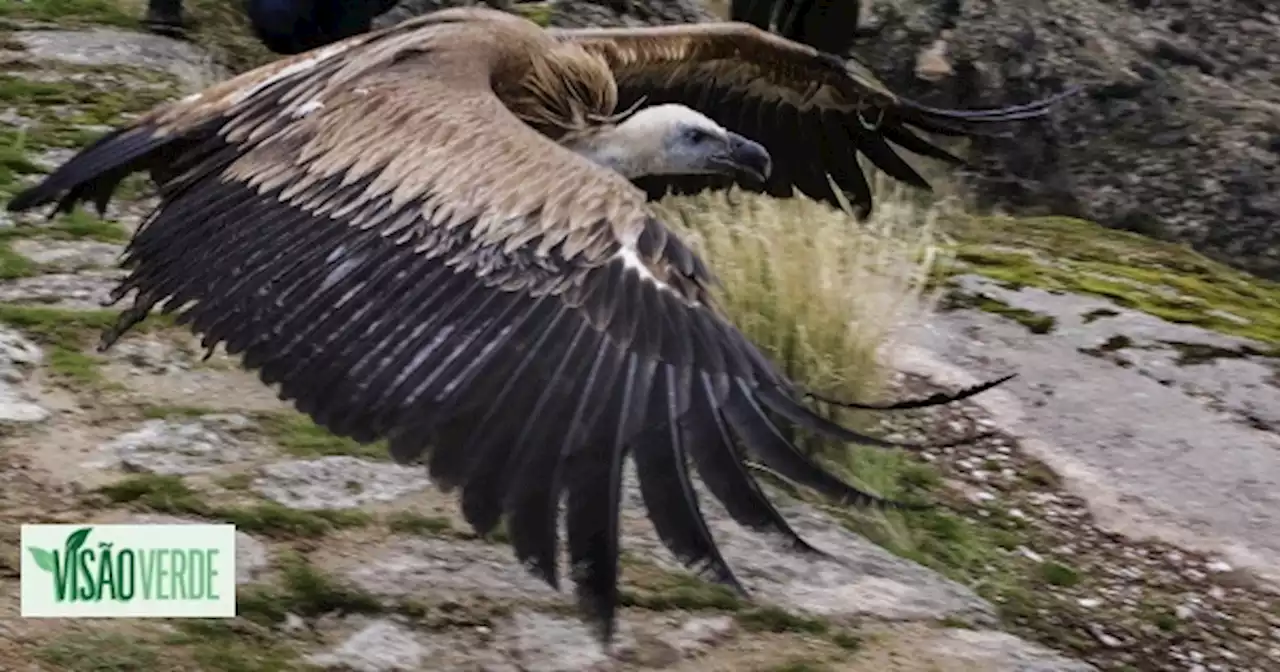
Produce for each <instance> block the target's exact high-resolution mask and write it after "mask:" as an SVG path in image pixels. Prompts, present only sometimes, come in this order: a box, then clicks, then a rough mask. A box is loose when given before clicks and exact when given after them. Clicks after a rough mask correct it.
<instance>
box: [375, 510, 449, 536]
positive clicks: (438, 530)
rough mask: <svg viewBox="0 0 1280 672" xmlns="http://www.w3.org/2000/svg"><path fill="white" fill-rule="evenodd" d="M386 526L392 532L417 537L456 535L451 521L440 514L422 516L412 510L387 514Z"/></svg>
mask: <svg viewBox="0 0 1280 672" xmlns="http://www.w3.org/2000/svg"><path fill="white" fill-rule="evenodd" d="M387 527H388V528H389V529H390V530H391V531H392V532H398V533H400V534H412V535H416V536H419V537H449V536H458V535H459V533H458V531H457V530H455V529H454V528H453V523H452V522H450V521H449V519H448V518H443V517H440V516H424V515H422V514H420V513H414V512H412V511H396V512H394V513H392V514H390V515H388V516H387Z"/></svg>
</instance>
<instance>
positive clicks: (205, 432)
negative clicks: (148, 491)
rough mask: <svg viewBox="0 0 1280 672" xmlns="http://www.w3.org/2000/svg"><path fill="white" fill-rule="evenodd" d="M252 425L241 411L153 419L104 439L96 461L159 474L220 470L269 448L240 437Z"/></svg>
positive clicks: (133, 470)
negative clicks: (173, 418)
mask: <svg viewBox="0 0 1280 672" xmlns="http://www.w3.org/2000/svg"><path fill="white" fill-rule="evenodd" d="M252 426H253V423H252V422H250V421H249V419H248V418H245V417H244V416H240V415H206V416H201V417H200V418H197V419H194V420H191V421H187V422H176V421H172V420H148V421H147V422H145V423H143V424H142V426H141V427H139V428H138V429H135V430H133V431H131V432H128V433H125V434H122V435H120V436H118V437H116V438H114V439H112V440H110V441H108V442H107V443H105V444H103V445H102V447H101V450H102V452H103V453H104V455H103V457H102V458H101V459H99V460H95V461H94V465H95V466H100V467H112V466H118V467H120V468H123V469H125V470H126V471H132V472H148V473H153V474H198V473H205V472H210V471H217V470H219V469H221V468H223V467H225V466H226V465H228V464H234V463H236V462H242V461H245V460H249V459H252V458H254V457H256V456H258V455H260V454H261V453H262V452H263V449H262V448H261V447H258V446H255V445H253V444H249V443H245V442H243V441H241V440H239V439H238V438H236V432H238V431H241V430H245V429H248V428H250V427H252Z"/></svg>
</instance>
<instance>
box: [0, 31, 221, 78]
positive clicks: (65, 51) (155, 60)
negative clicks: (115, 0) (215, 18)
mask: <svg viewBox="0 0 1280 672" xmlns="http://www.w3.org/2000/svg"><path fill="white" fill-rule="evenodd" d="M9 39H11V40H14V41H16V42H18V43H20V44H22V45H23V47H25V50H24V51H23V55H24V56H25V57H27V58H33V59H48V60H58V61H63V62H65V63H74V64H78V65H124V66H132V67H135V68H144V69H148V70H160V71H166V72H169V73H171V74H172V75H174V76H175V77H177V78H178V79H180V80H182V81H183V82H185V83H187V84H188V85H189V86H190V88H204V87H205V86H207V85H209V84H211V83H213V82H215V81H217V80H220V79H222V78H223V77H224V76H225V73H224V72H222V71H221V70H220V69H219V68H218V67H217V66H216V65H215V64H214V63H213V61H212V59H210V57H209V55H208V54H207V53H206V52H205V51H203V50H202V49H200V48H198V47H196V46H194V45H192V44H189V43H187V42H182V41H179V40H172V39H169V38H166V37H161V36H159V35H151V34H147V33H140V32H134V31H123V30H114V29H111V28H94V29H92V30H32V31H18V32H14V33H10V34H9Z"/></svg>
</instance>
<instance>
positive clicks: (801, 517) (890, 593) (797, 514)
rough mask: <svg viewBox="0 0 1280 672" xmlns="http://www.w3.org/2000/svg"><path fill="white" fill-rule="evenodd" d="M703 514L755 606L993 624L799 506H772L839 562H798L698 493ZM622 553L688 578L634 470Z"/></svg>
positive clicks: (952, 588) (939, 580) (937, 579)
mask: <svg viewBox="0 0 1280 672" xmlns="http://www.w3.org/2000/svg"><path fill="white" fill-rule="evenodd" d="M698 490H699V497H700V500H701V505H702V509H703V512H704V513H705V515H706V517H707V519H708V523H709V526H710V528H711V533H712V535H714V536H715V538H716V541H717V543H718V544H719V546H720V549H721V552H722V553H723V555H724V557H725V560H726V561H727V562H728V563H729V565H730V566H731V567H732V568H733V569H734V572H735V573H736V574H737V576H738V578H739V580H740V581H741V582H742V583H743V585H744V587H746V589H747V590H748V591H750V592H751V595H752V597H753V599H756V600H758V601H762V602H767V603H772V604H776V605H778V606H781V607H784V608H788V609H792V610H796V611H802V612H808V613H810V614H815V615H821V616H832V617H841V618H843V617H859V616H871V617H875V618H882V619H887V620H899V619H922V618H923V619H940V618H945V617H948V616H954V617H963V618H968V619H973V620H975V621H977V622H992V621H993V620H994V619H993V616H992V607H991V605H990V604H989V603H988V602H987V601H986V600H983V599H982V598H980V597H978V596H977V595H976V594H974V593H973V591H971V590H969V589H968V588H966V587H964V586H962V585H960V584H958V583H955V582H953V581H950V580H948V579H946V578H944V577H942V576H941V575H939V574H937V573H936V572H933V571H932V570H929V569H926V568H925V567H923V566H921V565H919V564H917V563H914V562H911V561H910V560H906V559H903V558H900V557H898V556H896V555H893V554H892V553H889V552H888V551H886V550H884V549H882V548H880V547H879V546H876V545H875V544H873V543H871V542H869V541H867V540H866V539H863V538H862V537H859V536H858V535H856V534H853V533H852V532H849V531H847V530H845V529H844V528H843V527H841V526H840V525H839V524H837V523H835V522H833V521H832V520H830V519H829V518H827V517H826V516H823V515H822V514H820V513H818V512H817V511H816V510H814V509H813V508H812V507H810V506H808V505H806V504H803V503H798V502H790V503H788V502H786V501H784V500H783V499H776V500H775V501H776V504H777V505H778V508H779V510H780V511H782V513H783V515H785V516H786V517H787V519H788V521H789V522H790V523H791V526H792V527H793V528H794V529H795V530H796V531H797V532H798V533H799V534H800V535H801V536H803V537H804V538H805V539H806V540H808V541H809V542H810V543H812V544H813V545H814V546H816V547H818V548H819V549H821V550H823V551H825V552H827V553H828V554H830V555H831V557H833V558H838V559H839V562H835V561H830V560H824V559H819V558H812V557H808V556H804V555H801V554H799V553H796V552H795V551H792V550H791V549H789V548H786V547H784V546H781V545H779V544H778V543H777V540H775V539H774V538H772V537H771V536H766V535H762V534H759V533H756V532H753V531H751V530H748V529H746V528H743V527H742V526H740V525H738V524H737V523H735V522H734V521H733V520H732V519H731V518H730V517H729V515H728V513H727V512H725V510H724V509H723V507H721V506H720V504H719V502H717V501H716V500H715V499H714V498H713V497H712V496H711V495H710V494H709V493H707V492H706V491H705V490H703V489H702V488H698ZM623 496H624V498H625V507H624V509H623V515H624V517H625V518H627V519H629V521H630V524H629V525H628V526H627V527H626V528H625V530H626V532H625V535H626V537H625V539H624V541H623V546H624V548H627V549H631V550H636V549H640V548H647V549H649V551H650V552H651V554H652V557H653V559H654V560H655V561H657V562H658V563H659V564H662V565H664V566H666V567H668V568H670V569H673V570H679V571H686V570H684V569H682V568H681V565H680V564H679V563H678V562H677V561H676V559H675V558H674V557H673V556H672V555H671V554H670V553H669V552H667V551H666V549H665V548H663V547H662V546H661V542H659V540H658V539H657V536H656V535H655V534H654V533H653V532H652V526H651V524H650V523H649V522H648V521H647V520H644V519H643V517H644V515H645V513H644V512H645V508H644V502H643V500H642V499H641V497H640V492H639V486H638V483H637V481H636V479H635V476H634V470H633V469H629V470H628V473H627V476H626V479H625V480H624V491H623Z"/></svg>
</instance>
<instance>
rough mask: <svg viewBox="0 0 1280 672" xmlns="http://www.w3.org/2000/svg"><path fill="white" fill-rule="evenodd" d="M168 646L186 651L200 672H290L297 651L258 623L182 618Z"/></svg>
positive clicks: (176, 622)
mask: <svg viewBox="0 0 1280 672" xmlns="http://www.w3.org/2000/svg"><path fill="white" fill-rule="evenodd" d="M173 625H174V627H175V628H176V629H177V631H178V632H176V633H174V634H172V635H170V636H169V637H168V638H166V640H165V644H166V645H167V646H180V647H183V648H184V649H186V653H187V655H188V656H190V658H191V660H192V662H193V663H195V669H198V670H201V671H202V672H293V670H297V669H298V665H297V658H298V652H297V651H296V650H295V649H294V648H293V647H292V646H290V645H288V644H286V643H284V642H282V641H281V640H280V639H278V638H276V637H274V636H273V635H272V633H271V632H269V631H264V629H263V628H261V627H258V625H257V624H254V623H251V622H244V621H240V620H238V619H183V620H179V621H175V622H174V624H173Z"/></svg>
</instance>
